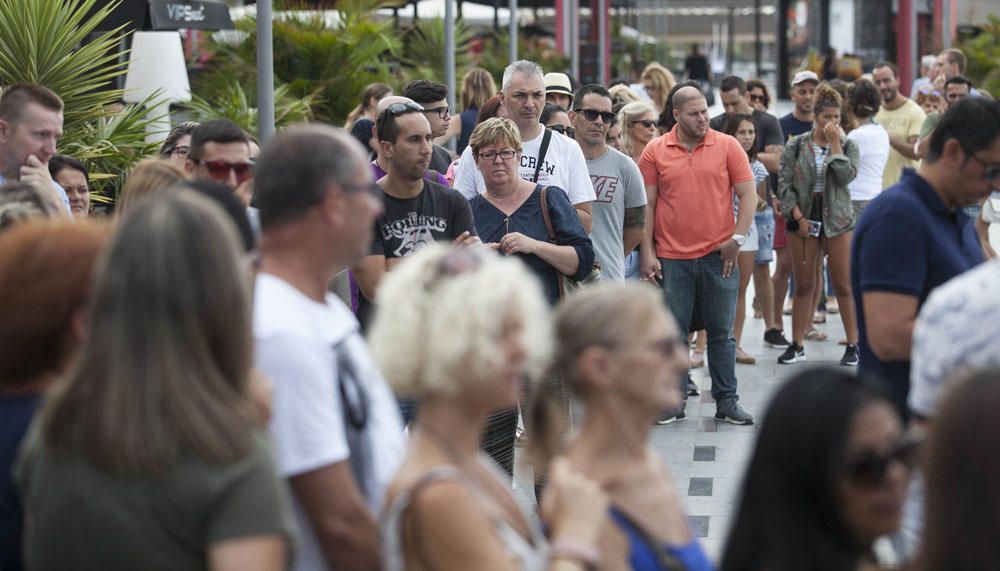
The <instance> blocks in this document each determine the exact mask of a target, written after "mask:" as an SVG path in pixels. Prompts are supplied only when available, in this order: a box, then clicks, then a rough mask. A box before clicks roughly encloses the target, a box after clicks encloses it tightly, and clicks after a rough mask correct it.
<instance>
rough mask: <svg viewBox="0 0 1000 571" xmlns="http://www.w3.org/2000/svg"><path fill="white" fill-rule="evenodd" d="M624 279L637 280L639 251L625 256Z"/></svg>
mask: <svg viewBox="0 0 1000 571" xmlns="http://www.w3.org/2000/svg"><path fill="white" fill-rule="evenodd" d="M625 279H626V280H637V279H639V250H634V251H633V252H632V253H631V254H629V255H627V256H625Z"/></svg>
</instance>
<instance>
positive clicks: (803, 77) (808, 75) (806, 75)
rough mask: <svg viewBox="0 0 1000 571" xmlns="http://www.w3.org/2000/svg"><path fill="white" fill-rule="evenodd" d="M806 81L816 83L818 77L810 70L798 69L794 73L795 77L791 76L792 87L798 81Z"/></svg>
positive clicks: (817, 82) (798, 82)
mask: <svg viewBox="0 0 1000 571" xmlns="http://www.w3.org/2000/svg"><path fill="white" fill-rule="evenodd" d="M807 81H811V82H813V83H815V84H817V85H818V84H819V77H818V76H817V75H816V74H815V73H814V72H811V71H800V72H798V73H796V74H795V77H793V78H792V87H795V86H796V85H798V84H800V83H805V82H807Z"/></svg>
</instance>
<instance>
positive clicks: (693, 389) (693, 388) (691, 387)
mask: <svg viewBox="0 0 1000 571" xmlns="http://www.w3.org/2000/svg"><path fill="white" fill-rule="evenodd" d="M687 392H688V396H689V397H696V396H700V395H701V389H699V388H698V385H696V384H695V382H694V381H693V380H691V376H690V375H689V376H688V378H687Z"/></svg>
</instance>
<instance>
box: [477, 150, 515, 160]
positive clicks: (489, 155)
mask: <svg viewBox="0 0 1000 571" xmlns="http://www.w3.org/2000/svg"><path fill="white" fill-rule="evenodd" d="M516 154H517V151H515V150H513V149H504V150H502V151H483V152H481V153H477V155H478V156H479V158H481V159H483V160H484V161H488V162H493V161H495V160H496V158H497V157H500V158H501V159H503V160H505V161H509V160H510V159H513V158H514V155H516Z"/></svg>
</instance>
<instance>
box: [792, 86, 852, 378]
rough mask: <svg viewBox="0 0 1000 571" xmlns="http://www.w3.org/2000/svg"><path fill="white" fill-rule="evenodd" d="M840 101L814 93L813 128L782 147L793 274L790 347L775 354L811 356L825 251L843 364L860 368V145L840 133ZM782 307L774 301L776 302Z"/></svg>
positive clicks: (821, 89)
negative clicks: (856, 188) (855, 280)
mask: <svg viewBox="0 0 1000 571" xmlns="http://www.w3.org/2000/svg"><path fill="white" fill-rule="evenodd" d="M841 106H842V100H841V97H840V94H839V93H837V92H836V91H834V89H833V88H832V87H830V86H828V85H826V84H822V83H821V84H820V85H819V86H818V87H817V88H816V102H815V103H814V105H813V116H814V118H815V120H814V122H815V124H814V127H813V129H812V130H811V131H807V132H805V133H803V134H801V135H799V136H797V137H793V138H791V139H790V140H789V141H788V143H787V144H785V150H784V154H783V155H782V158H781V172H780V173H779V175H778V199H779V200H780V201H781V215H782V217H784V218H785V220H786V221H787V238H788V248H789V250H790V253H791V258H792V275H793V276H794V277H795V297H794V298H793V302H792V342H791V343H790V344H789V345H788V348H787V349H786V350H785V352H784V353H782V354H781V356H780V357H778V363H781V364H784V365H790V364H793V363H798V362H800V361H804V360H805V359H806V353H805V349H804V348H803V346H802V344H803V343H804V341H805V339H806V332H807V331H808V329H809V326H810V325H811V323H812V320H813V313H814V312H815V310H816V305H817V302H818V300H817V299H816V293H817V290H816V284H817V281H818V279H819V276H820V272H819V268H821V267H822V259H823V254H826V255H827V256H828V257H829V268H830V277H831V279H832V281H833V289H834V291H835V292H836V295H837V302H838V303H837V305H838V306H839V308H840V315H841V318H842V319H843V321H844V333H845V334H846V336H847V347H846V348H845V349H844V356H843V357H842V358H841V359H840V364H841V365H844V366H857V364H858V360H859V358H858V346H857V343H858V325H857V319H856V316H855V313H854V298H853V296H852V294H851V267H850V254H851V237H852V236H853V233H854V232H853V231H854V224H855V217H854V205H853V204H852V203H851V192H850V190H849V187H848V185H849V184H850V183H851V181H853V180H854V177H855V176H857V174H858V162H859V161H860V156H859V154H858V146H857V144H856V143H855V142H854V141H853V140H851V139H849V138H847V137H846V136H845V135H844V134H843V132H842V131H841V128H840V115H841ZM776 303H777V302H776Z"/></svg>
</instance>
